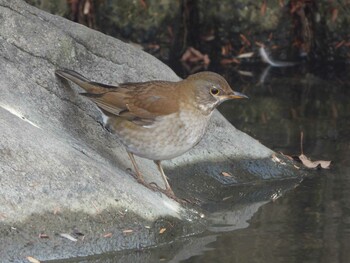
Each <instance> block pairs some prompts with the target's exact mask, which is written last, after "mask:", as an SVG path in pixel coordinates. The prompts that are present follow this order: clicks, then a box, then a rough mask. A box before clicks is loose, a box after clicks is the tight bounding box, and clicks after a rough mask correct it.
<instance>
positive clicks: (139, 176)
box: [127, 151, 158, 191]
mask: <svg viewBox="0 0 350 263" xmlns="http://www.w3.org/2000/svg"><path fill="white" fill-rule="evenodd" d="M127 153H128V155H129V158H130V160H131V162H132V165H133V166H134V170H135V172H136V177H135V179H136V180H137V182H138V183H139V184H142V185H144V186H146V187H147V188H149V189H151V190H152V191H156V190H158V186H152V185H151V184H148V183H146V182H145V179H144V178H143V176H142V174H141V173H140V170H139V168H138V166H137V164H136V160H135V157H134V155H133V154H132V153H131V152H129V151H127Z"/></svg>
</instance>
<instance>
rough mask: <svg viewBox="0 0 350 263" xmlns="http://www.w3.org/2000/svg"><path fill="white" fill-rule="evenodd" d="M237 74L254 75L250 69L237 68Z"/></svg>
mask: <svg viewBox="0 0 350 263" xmlns="http://www.w3.org/2000/svg"><path fill="white" fill-rule="evenodd" d="M237 72H238V74H240V75H242V76H246V77H254V74H253V72H251V71H243V70H237Z"/></svg>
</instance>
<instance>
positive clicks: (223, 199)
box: [222, 195, 233, 201]
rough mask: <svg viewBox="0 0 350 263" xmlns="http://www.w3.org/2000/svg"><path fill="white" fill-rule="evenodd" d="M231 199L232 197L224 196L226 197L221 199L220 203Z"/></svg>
mask: <svg viewBox="0 0 350 263" xmlns="http://www.w3.org/2000/svg"><path fill="white" fill-rule="evenodd" d="M232 197H233V195H230V196H226V197H224V198H222V201H226V200H228V199H230V198H232Z"/></svg>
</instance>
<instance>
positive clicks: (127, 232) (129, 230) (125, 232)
mask: <svg viewBox="0 0 350 263" xmlns="http://www.w3.org/2000/svg"><path fill="white" fill-rule="evenodd" d="M133 231H134V230H132V229H125V230H123V233H124V234H129V233H132V232H133Z"/></svg>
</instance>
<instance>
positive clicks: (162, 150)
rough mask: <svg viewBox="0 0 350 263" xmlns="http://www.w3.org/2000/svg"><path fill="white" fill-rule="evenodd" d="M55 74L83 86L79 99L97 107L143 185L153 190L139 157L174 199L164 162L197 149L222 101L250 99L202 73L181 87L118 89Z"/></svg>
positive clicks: (138, 85) (74, 75)
mask: <svg viewBox="0 0 350 263" xmlns="http://www.w3.org/2000/svg"><path fill="white" fill-rule="evenodd" d="M56 74H57V75H58V76H61V77H63V78H65V79H67V80H70V81H72V82H74V83H75V84H77V85H79V86H80V87H82V88H83V89H84V90H85V91H86V93H80V94H81V95H83V96H86V97H88V98H89V99H90V100H92V101H93V102H94V103H96V105H97V106H98V108H99V109H100V110H101V111H102V113H103V119H104V124H105V127H106V128H107V129H108V130H110V131H111V132H112V133H114V134H116V135H117V137H118V138H119V139H120V141H121V142H122V143H123V145H124V146H125V148H126V151H127V153H128V154H129V157H130V160H131V162H132V164H133V166H134V169H135V172H136V175H137V180H138V182H140V183H142V184H144V185H146V186H147V187H149V188H153V187H152V186H150V185H149V184H147V183H145V181H144V179H143V176H142V174H141V173H140V171H139V169H138V167H137V164H136V161H135V158H134V154H135V155H137V156H140V157H143V158H146V159H150V160H153V161H154V162H155V163H156V165H157V166H158V169H159V171H160V173H161V175H162V178H163V180H164V183H165V190H162V189H160V188H157V189H158V190H160V191H161V192H163V193H165V194H166V195H168V196H169V197H171V198H174V199H176V197H175V195H174V192H173V190H172V189H171V187H170V185H169V183H168V181H167V178H166V176H165V174H164V171H163V168H162V166H161V161H162V160H169V159H172V158H174V157H177V156H179V155H182V154H183V153H185V152H187V151H188V150H190V149H191V148H192V147H194V146H195V145H196V144H197V143H198V142H199V141H200V139H201V138H202V137H203V135H204V132H205V131H206V128H207V126H208V123H209V119H210V116H211V114H212V112H213V110H214V109H215V108H216V107H217V106H218V105H219V104H220V103H221V102H223V101H226V100H230V99H240V98H247V96H245V95H243V94H241V93H239V92H236V91H233V90H232V89H231V88H230V86H229V84H228V83H227V82H226V80H225V79H224V78H223V77H221V76H220V75H218V74H216V73H213V72H200V73H197V74H194V75H191V76H189V77H188V78H187V79H184V80H181V81H178V82H171V81H160V80H155V81H148V82H141V83H124V84H120V85H118V86H110V85H105V84H101V83H97V82H92V81H90V80H88V79H87V78H85V77H84V76H82V75H80V74H79V73H77V72H75V71H72V70H67V69H62V70H57V71H56ZM153 189H154V188H153Z"/></svg>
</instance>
